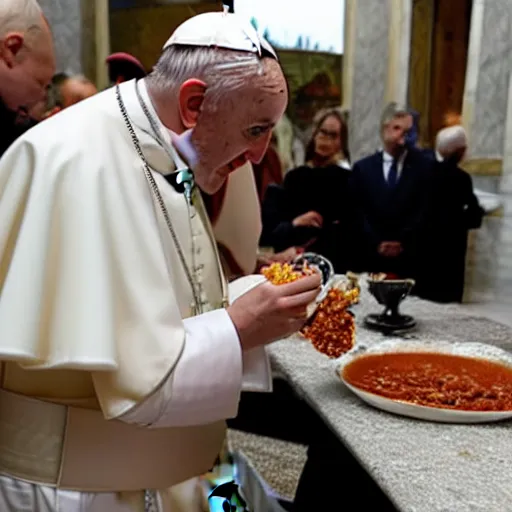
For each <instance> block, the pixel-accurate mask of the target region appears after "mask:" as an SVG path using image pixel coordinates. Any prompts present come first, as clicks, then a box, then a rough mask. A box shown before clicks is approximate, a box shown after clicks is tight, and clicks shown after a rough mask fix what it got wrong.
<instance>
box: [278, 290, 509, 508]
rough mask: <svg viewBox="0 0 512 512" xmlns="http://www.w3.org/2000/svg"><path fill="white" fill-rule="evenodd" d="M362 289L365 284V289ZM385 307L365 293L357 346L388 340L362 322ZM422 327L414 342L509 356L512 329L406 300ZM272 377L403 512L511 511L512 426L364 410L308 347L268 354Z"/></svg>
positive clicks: (281, 345) (454, 308) (331, 364)
mask: <svg viewBox="0 0 512 512" xmlns="http://www.w3.org/2000/svg"><path fill="white" fill-rule="evenodd" d="M363 288H364V285H363ZM380 310H381V306H379V305H378V304H377V303H376V301H375V300H374V299H373V297H371V296H370V295H369V294H368V293H365V291H364V290H363V293H362V297H361V303H360V304H359V305H358V306H356V308H355V309H354V312H355V313H356V317H357V322H358V331H357V336H358V342H359V343H360V342H362V343H364V344H371V343H375V342H377V341H381V340H383V339H385V337H384V336H383V335H381V334H379V333H375V332H373V331H369V330H368V329H366V328H365V327H364V326H363V325H362V323H363V318H364V316H365V314H366V313H368V312H380ZM401 310H402V312H403V313H405V314H411V315H413V316H414V317H415V318H416V319H417V321H418V326H417V328H416V330H415V331H414V332H412V333H410V334H409V335H408V337H409V338H416V339H420V340H421V339H425V340H436V339H437V340H446V341H463V340H467V341H473V342H481V343H489V344H494V345H497V346H500V347H502V348H505V349H507V350H510V351H512V330H511V329H509V328H508V327H506V326H504V325H501V324H498V323H495V322H493V321H491V320H488V319H486V318H481V317H476V316H471V315H469V314H466V312H465V310H464V306H459V305H449V306H442V305H436V304H432V303H429V302H425V301H421V300H418V299H416V298H408V299H407V300H406V301H405V302H404V303H403V304H402V307H401ZM269 354H270V357H271V361H272V365H273V368H274V370H275V371H276V372H277V373H279V374H281V375H283V376H284V377H285V378H286V379H287V380H288V381H289V382H290V384H291V385H292V386H293V387H294V389H295V390H296V392H297V393H298V394H299V395H300V396H302V397H303V398H304V399H305V400H306V401H307V402H308V403H309V404H310V405H311V406H312V407H314V408H315V410H316V411H317V412H318V413H319V414H320V415H321V416H322V418H323V419H324V420H325V422H326V423H327V424H328V425H329V426H330V428H331V429H332V430H333V431H334V432H335V433H337V434H338V436H339V437H340V438H341V439H342V440H343V442H344V443H345V445H346V446H347V447H348V448H349V449H350V450H352V452H353V453H354V454H355V456H356V457H357V458H358V459H359V461H360V462H361V464H362V465H363V466H364V467H365V468H366V469H367V471H368V472H369V474H370V475H371V476H372V477H373V478H374V480H375V481H376V482H377V483H378V484H379V485H380V486H381V487H382V489H383V490H384V491H385V492H386V493H387V494H388V496H389V497H390V498H391V500H392V501H393V502H394V503H395V506H396V507H397V508H398V509H399V510H401V511H404V512H512V421H508V422H504V423H494V424H488V425H448V424H436V423H428V422H423V421H417V420H412V419H409V418H405V417H400V416H394V415H392V414H388V413H384V412H381V411H378V410H376V409H373V408H371V407H369V406H367V405H365V404H364V403H363V402H362V401H360V400H359V399H358V398H357V397H356V396H354V395H353V394H352V393H351V392H350V391H349V390H348V389H347V388H345V386H344V385H343V384H342V383H341V381H339V380H338V379H337V378H336V376H335V372H334V369H335V367H336V361H332V360H329V359H328V358H327V357H325V356H324V355H322V354H320V353H318V352H316V351H315V350H314V348H313V347H312V346H311V345H310V344H309V343H308V342H306V341H304V340H300V339H296V340H295V339H289V340H286V341H280V342H278V343H275V344H273V345H272V346H271V347H270V348H269Z"/></svg>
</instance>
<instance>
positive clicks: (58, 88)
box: [43, 73, 98, 119]
mask: <svg viewBox="0 0 512 512" xmlns="http://www.w3.org/2000/svg"><path fill="white" fill-rule="evenodd" d="M97 93H98V89H97V88H96V86H95V85H94V84H93V83H92V82H91V81H90V80H89V79H88V78H86V77H85V76H83V75H74V76H69V75H67V74H66V73H58V74H56V75H55V76H54V77H53V78H52V84H51V87H50V89H49V91H48V102H47V111H46V113H45V114H44V116H43V118H44V119H46V118H48V117H51V116H53V115H55V114H57V113H58V112H60V111H62V110H64V109H66V108H68V107H71V106H72V105H75V104H76V103H79V102H80V101H83V100H85V99H87V98H90V97H91V96H94V95H95V94H97Z"/></svg>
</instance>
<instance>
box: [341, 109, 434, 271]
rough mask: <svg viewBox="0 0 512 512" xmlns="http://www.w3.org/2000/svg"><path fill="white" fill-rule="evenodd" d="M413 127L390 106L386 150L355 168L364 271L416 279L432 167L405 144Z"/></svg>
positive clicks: (384, 140)
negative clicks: (419, 241) (418, 252)
mask: <svg viewBox="0 0 512 512" xmlns="http://www.w3.org/2000/svg"><path fill="white" fill-rule="evenodd" d="M412 125H413V119H412V116H411V114H410V112H409V111H408V110H407V109H405V108H402V107H399V106H398V105H397V104H396V103H390V104H389V105H388V106H387V107H386V108H385V109H384V112H383V114H382V118H381V139H382V148H383V149H382V151H378V152H377V153H375V154H373V155H371V156H368V157H366V158H363V159H362V160H359V161H358V162H356V163H355V165H354V168H353V173H352V179H351V192H352V200H353V203H354V209H355V211H356V218H357V222H358V224H359V233H360V237H361V238H360V244H359V245H360V247H361V252H362V254H361V259H362V261H361V267H362V268H361V269H360V270H366V271H371V272H386V273H390V274H396V275H397V276H400V277H415V276H416V275H417V248H418V240H419V239H420V237H421V236H422V232H423V226H424V223H425V221H426V210H427V205H428V202H427V201H428V194H427V191H428V189H429V176H430V171H431V166H432V164H431V162H429V160H428V159H427V158H425V157H424V156H423V155H422V153H421V152H420V151H419V150H417V149H415V148H413V147H410V146H409V145H408V144H407V143H406V140H407V139H406V137H407V134H408V132H409V130H410V129H411V127H412Z"/></svg>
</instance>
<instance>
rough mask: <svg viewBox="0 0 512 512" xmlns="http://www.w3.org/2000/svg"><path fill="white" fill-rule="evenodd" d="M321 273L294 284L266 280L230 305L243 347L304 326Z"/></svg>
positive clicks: (251, 345)
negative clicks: (277, 283)
mask: <svg viewBox="0 0 512 512" xmlns="http://www.w3.org/2000/svg"><path fill="white" fill-rule="evenodd" d="M320 286H321V278H320V275H318V274H315V275H312V276H308V277H304V278H302V279H298V280H297V281H294V282H292V283H288V284H281V285H277V286H276V285H273V284H271V283H269V282H265V283H263V284H260V285H259V286H256V287H255V288H253V289H251V290H250V291H248V292H247V293H245V294H244V295H242V296H241V297H240V298H239V299H237V300H235V302H233V304H232V305H231V306H229V307H228V309H227V312H228V314H229V316H230V317H231V320H232V321H233V324H234V325H235V327H236V330H237V331H238V336H239V337H240V344H241V345H242V349H243V350H250V349H252V348H254V347H257V346H259V345H266V344H268V343H271V342H273V341H276V340H279V339H282V338H286V337H287V336H289V335H290V334H293V333H295V332H297V331H299V330H300V329H301V327H302V326H303V325H304V323H305V322H306V319H307V314H306V308H307V306H308V304H310V303H311V302H313V301H314V300H315V298H316V297H317V295H318V294H319V293H320Z"/></svg>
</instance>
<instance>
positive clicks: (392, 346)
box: [336, 340, 512, 423]
mask: <svg viewBox="0 0 512 512" xmlns="http://www.w3.org/2000/svg"><path fill="white" fill-rule="evenodd" d="M391 352H437V353H443V354H452V355H459V356H468V357H475V358H480V359H486V360H489V361H494V362H498V363H501V364H505V365H507V366H510V367H511V368H512V354H511V353H510V352H507V351H505V350H502V349H500V348H497V347H493V346H491V345H484V344H482V343H447V342H431V343H429V342H412V341H404V340H388V341H385V342H383V343H379V344H376V345H373V346H371V347H368V348H366V347H358V348H357V349H355V350H353V351H351V352H349V353H347V354H345V355H344V356H343V357H342V358H341V359H340V365H338V367H337V368H336V373H337V375H338V377H339V378H340V379H341V381H342V382H343V383H344V384H345V386H347V388H348V389H350V390H351V391H352V392H353V393H354V394H355V395H357V396H358V397H359V398H361V400H363V401H364V402H366V403H367V404H369V405H372V406H373V407H376V408H378V409H381V410H383V411H387V412H391V413H393V414H398V415H401V416H408V417H410V418H417V419H421V420H427V421H434V422H439V423H489V422H494V421H503V420H507V419H511V418H512V411H497V412H493V411H489V412H487V411H456V410H453V409H441V408H436V407H426V406H423V405H416V404H411V403H408V402H404V401H401V400H392V399H391V398H385V397H382V396H379V395H375V394H373V393H368V392H367V391H363V390H361V389H358V388H356V387H354V386H352V385H350V384H349V383H348V382H346V381H345V379H343V377H342V371H343V369H344V368H345V366H346V365H347V364H349V363H350V362H351V361H353V360H354V359H356V358H357V357H358V356H361V355H363V354H385V353H391Z"/></svg>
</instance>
